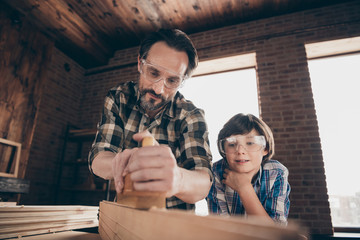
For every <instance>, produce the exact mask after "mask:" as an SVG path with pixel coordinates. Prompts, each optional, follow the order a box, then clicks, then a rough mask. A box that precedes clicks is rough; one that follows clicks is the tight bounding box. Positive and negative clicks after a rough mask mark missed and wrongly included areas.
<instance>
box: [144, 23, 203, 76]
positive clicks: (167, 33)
mask: <svg viewBox="0 0 360 240" xmlns="http://www.w3.org/2000/svg"><path fill="white" fill-rule="evenodd" d="M157 42H165V43H166V44H167V45H168V46H169V47H171V48H173V49H176V50H177V51H181V52H186V54H187V55H188V58H189V64H188V67H187V69H186V72H185V75H186V76H188V77H190V76H191V73H192V72H193V70H194V69H195V68H196V67H197V64H198V55H197V51H196V49H195V47H194V44H193V43H192V41H191V40H190V38H189V37H188V36H187V35H186V34H185V33H184V32H182V31H181V30H179V29H160V30H159V31H157V32H153V33H150V34H149V35H147V36H146V37H145V38H144V40H143V41H142V42H141V44H140V48H139V57H140V59H146V57H147V54H148V53H149V51H150V48H151V47H152V45H154V44H155V43H157Z"/></svg>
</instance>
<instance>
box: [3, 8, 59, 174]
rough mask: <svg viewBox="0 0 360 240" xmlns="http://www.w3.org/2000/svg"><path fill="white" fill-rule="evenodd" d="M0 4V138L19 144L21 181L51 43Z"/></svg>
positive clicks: (51, 46) (16, 14) (44, 78)
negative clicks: (20, 146) (20, 145)
mask: <svg viewBox="0 0 360 240" xmlns="http://www.w3.org/2000/svg"><path fill="white" fill-rule="evenodd" d="M0 5H2V6H1V8H0V9H1V10H0V36H1V38H0V59H1V60H0V116H1V117H0V137H1V138H5V139H8V140H12V141H15V142H19V143H21V144H22V151H21V160H20V168H19V174H18V177H19V178H23V177H24V175H25V170H26V166H27V160H28V157H29V150H30V146H31V141H32V137H33V132H34V128H35V125H36V116H37V112H38V108H39V103H40V100H41V94H42V88H43V84H44V82H45V80H46V72H47V65H48V63H49V62H50V57H51V52H52V48H53V42H51V41H50V40H48V39H47V38H46V37H45V36H44V35H43V34H41V33H39V32H38V31H37V30H35V29H34V28H33V27H32V26H31V25H30V24H28V23H27V21H26V18H24V17H23V16H21V15H20V14H18V13H16V12H14V11H11V10H10V9H8V8H7V7H6V5H3V4H1V3H0Z"/></svg>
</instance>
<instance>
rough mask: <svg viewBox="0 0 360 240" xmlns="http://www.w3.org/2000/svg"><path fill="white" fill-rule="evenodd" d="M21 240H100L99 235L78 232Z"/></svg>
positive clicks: (65, 232) (30, 237)
mask: <svg viewBox="0 0 360 240" xmlns="http://www.w3.org/2000/svg"><path fill="white" fill-rule="evenodd" d="M22 239H23V240H69V239H71V240H84V239H86V240H101V238H100V235H99V234H96V233H87V232H79V231H63V232H57V233H51V234H42V235H36V236H28V237H23V238H22Z"/></svg>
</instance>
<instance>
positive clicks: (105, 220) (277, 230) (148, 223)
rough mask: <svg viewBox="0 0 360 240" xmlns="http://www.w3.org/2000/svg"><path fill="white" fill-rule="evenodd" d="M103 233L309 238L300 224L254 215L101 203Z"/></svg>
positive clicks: (152, 239) (152, 238) (213, 239)
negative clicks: (268, 219)
mask: <svg viewBox="0 0 360 240" xmlns="http://www.w3.org/2000/svg"><path fill="white" fill-rule="evenodd" d="M99 215H100V219H99V233H100V236H101V238H102V240H119V239H135V240H141V239H146V240H158V239H171V240H178V239H179V240H180V239H181V240H184V239H194V240H199V239H206V240H219V239H221V240H227V239H242V240H265V239H274V240H281V239H286V240H292V239H306V237H305V236H306V234H304V233H305V231H304V230H303V229H301V228H300V227H299V225H297V224H295V223H289V225H288V226H287V227H284V226H279V225H276V224H274V223H272V222H264V221H262V219H259V218H254V217H251V218H250V217H248V218H244V217H222V216H215V215H209V216H197V215H195V214H194V213H192V212H188V211H180V210H166V209H158V208H151V209H149V210H147V211H144V210H139V209H134V208H130V207H127V206H125V205H120V204H118V203H114V202H107V201H102V202H100V214H99Z"/></svg>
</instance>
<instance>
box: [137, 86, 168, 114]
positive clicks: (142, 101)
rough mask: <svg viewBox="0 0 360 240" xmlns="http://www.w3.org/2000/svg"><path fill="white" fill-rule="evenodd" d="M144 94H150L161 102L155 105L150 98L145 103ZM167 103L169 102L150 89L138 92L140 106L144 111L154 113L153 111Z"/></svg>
mask: <svg viewBox="0 0 360 240" xmlns="http://www.w3.org/2000/svg"><path fill="white" fill-rule="evenodd" d="M146 93H150V94H152V95H154V96H156V97H157V98H160V99H161V102H159V103H158V104H155V100H154V99H152V98H150V100H149V101H146V100H145V94H146ZM168 102H169V101H168V100H166V99H165V98H164V97H163V96H162V95H161V94H156V93H155V92H154V91H153V90H152V89H144V90H142V91H141V90H140V105H141V107H142V108H143V109H144V110H147V111H155V110H158V109H160V108H162V107H163V106H164V105H166V104H167V103H168Z"/></svg>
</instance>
